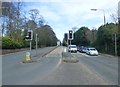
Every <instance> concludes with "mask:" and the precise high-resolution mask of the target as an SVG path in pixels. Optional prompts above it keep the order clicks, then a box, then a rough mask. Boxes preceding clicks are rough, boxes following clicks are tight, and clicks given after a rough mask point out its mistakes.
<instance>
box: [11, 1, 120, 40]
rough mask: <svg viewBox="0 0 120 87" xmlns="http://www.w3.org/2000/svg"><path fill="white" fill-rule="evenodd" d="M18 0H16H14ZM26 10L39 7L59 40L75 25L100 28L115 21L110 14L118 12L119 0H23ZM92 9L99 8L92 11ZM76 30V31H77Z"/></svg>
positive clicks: (77, 26)
mask: <svg viewBox="0 0 120 87" xmlns="http://www.w3.org/2000/svg"><path fill="white" fill-rule="evenodd" d="M13 1H16V0H13ZM19 1H22V0H19ZM23 1H24V2H27V4H26V5H25V7H24V10H25V11H26V12H28V11H29V10H30V9H38V10H39V13H40V15H42V16H43V17H44V19H45V21H46V23H47V24H48V25H50V26H51V27H52V29H53V31H54V32H55V34H56V36H57V38H58V39H59V40H61V41H62V40H63V38H64V33H68V31H69V30H72V28H73V27H76V30H77V29H78V28H80V27H83V26H85V27H88V28H89V29H98V27H100V26H101V25H103V24H104V20H103V18H104V14H105V18H106V23H107V22H108V23H111V22H114V20H113V19H112V17H111V16H110V15H112V14H115V15H116V14H117V10H118V2H119V0H23ZM90 9H98V10H97V11H91V10H90ZM76 30H75V31H76Z"/></svg>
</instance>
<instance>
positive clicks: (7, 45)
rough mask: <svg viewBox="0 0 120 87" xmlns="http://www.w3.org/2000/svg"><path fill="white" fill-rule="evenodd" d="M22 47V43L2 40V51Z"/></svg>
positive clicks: (8, 39) (6, 38) (6, 39)
mask: <svg viewBox="0 0 120 87" xmlns="http://www.w3.org/2000/svg"><path fill="white" fill-rule="evenodd" d="M22 47H24V43H22V42H18V41H15V40H12V39H10V38H8V37H3V38H2V49H16V48H22Z"/></svg>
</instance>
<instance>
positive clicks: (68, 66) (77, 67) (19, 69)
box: [2, 46, 118, 85]
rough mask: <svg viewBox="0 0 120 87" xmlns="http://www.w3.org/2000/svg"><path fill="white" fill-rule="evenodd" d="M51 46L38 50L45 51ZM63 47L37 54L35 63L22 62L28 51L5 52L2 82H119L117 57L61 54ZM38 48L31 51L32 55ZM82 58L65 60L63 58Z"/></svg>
mask: <svg viewBox="0 0 120 87" xmlns="http://www.w3.org/2000/svg"><path fill="white" fill-rule="evenodd" d="M53 48H54V47H51V48H49V47H48V48H43V49H39V51H38V53H39V54H46V51H47V52H48V50H49V51H50V50H51V49H53ZM64 49H65V48H64V47H62V46H61V47H58V48H56V49H55V50H53V51H52V52H50V53H49V54H47V55H45V56H42V57H41V56H40V55H38V56H37V57H34V56H33V58H35V59H36V62H33V63H27V64H24V63H21V61H22V60H23V59H24V57H25V54H24V53H25V52H18V53H15V54H9V55H5V56H3V58H2V63H3V64H2V65H3V69H2V71H3V72H2V76H3V79H2V84H3V85H118V58H116V57H113V56H109V55H103V54H100V55H99V56H89V55H86V54H84V53H79V52H78V53H72V54H68V55H62V52H63V51H64ZM33 54H34V55H35V51H32V55H33ZM64 58H65V59H68V60H69V59H72V60H74V59H75V60H79V61H78V62H75V63H72V62H64V61H63V59H64Z"/></svg>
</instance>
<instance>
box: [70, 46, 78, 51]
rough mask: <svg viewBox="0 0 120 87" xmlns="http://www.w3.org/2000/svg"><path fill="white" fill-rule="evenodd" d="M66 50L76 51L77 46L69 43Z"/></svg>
mask: <svg viewBox="0 0 120 87" xmlns="http://www.w3.org/2000/svg"><path fill="white" fill-rule="evenodd" d="M68 52H77V46H76V45H69V46H68Z"/></svg>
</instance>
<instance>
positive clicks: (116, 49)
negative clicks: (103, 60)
mask: <svg viewBox="0 0 120 87" xmlns="http://www.w3.org/2000/svg"><path fill="white" fill-rule="evenodd" d="M115 56H117V38H116V34H115Z"/></svg>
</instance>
